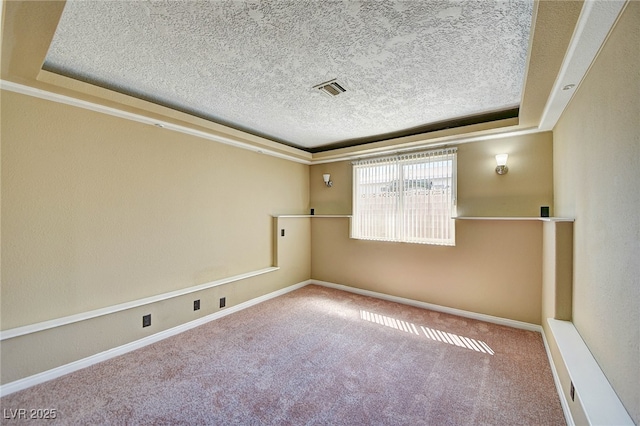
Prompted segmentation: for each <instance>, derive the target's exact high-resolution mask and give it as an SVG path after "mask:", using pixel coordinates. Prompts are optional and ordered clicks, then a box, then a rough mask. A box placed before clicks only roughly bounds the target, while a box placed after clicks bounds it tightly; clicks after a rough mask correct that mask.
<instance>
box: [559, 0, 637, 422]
mask: <svg viewBox="0 0 640 426" xmlns="http://www.w3.org/2000/svg"><path fill="white" fill-rule="evenodd" d="M638 70H640V3H638V2H629V3H628V5H627V7H626V10H625V11H624V13H623V15H622V17H621V18H620V20H619V22H618V24H617V25H616V27H615V28H614V30H613V32H612V34H611V35H610V37H609V39H608V40H607V42H606V44H605V46H604V47H603V49H602V51H601V52H600V54H599V56H598V58H597V59H596V61H595V62H594V64H593V65H592V68H591V69H590V70H589V73H588V74H587V76H586V78H585V80H584V81H583V82H582V84H581V85H580V86H579V88H578V90H577V92H576V93H575V95H574V98H573V99H572V101H571V103H570V104H569V106H568V108H567V110H565V112H564V114H563V115H562V117H561V118H560V121H559V122H558V124H557V126H556V128H555V129H554V159H555V168H554V176H555V183H554V187H555V188H554V189H555V207H556V213H558V214H559V215H563V216H564V215H566V216H575V218H576V221H575V228H574V288H573V322H574V324H575V326H576V328H577V329H578V332H579V333H580V335H581V336H582V338H583V339H584V340H585V342H586V344H587V346H588V347H589V349H590V350H591V352H592V353H593V355H594V356H595V358H596V360H597V361H598V364H599V365H600V367H601V368H602V370H603V371H604V373H605V375H606V376H607V378H608V380H609V382H610V383H611V384H612V386H613V388H614V390H615V391H616V393H617V394H618V396H619V397H620V399H621V400H622V403H623V404H624V406H625V408H626V409H627V411H628V412H629V414H630V415H631V417H632V419H633V420H634V421H635V422H636V423H640V281H639V280H640V278H639V277H640V261H639V259H640V219H639V218H640V216H639V213H638V212H640V191H639V190H638V184H639V183H640V124H639V123H640V74H639V71H638ZM565 386H566V384H565ZM578 392H579V390H578Z"/></svg>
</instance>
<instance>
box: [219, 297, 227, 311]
mask: <svg viewBox="0 0 640 426" xmlns="http://www.w3.org/2000/svg"><path fill="white" fill-rule="evenodd" d="M225 306H227V298H226V297H221V298H220V307H221V308H224V307H225Z"/></svg>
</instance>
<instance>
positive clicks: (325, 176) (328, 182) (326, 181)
mask: <svg viewBox="0 0 640 426" xmlns="http://www.w3.org/2000/svg"><path fill="white" fill-rule="evenodd" d="M322 180H324V184H325V185H327V187H328V188H331V187H332V186H333V182H332V181H331V175H330V174H329V173H325V174H323V175H322Z"/></svg>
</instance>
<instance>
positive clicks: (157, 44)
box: [43, 0, 533, 151]
mask: <svg viewBox="0 0 640 426" xmlns="http://www.w3.org/2000/svg"><path fill="white" fill-rule="evenodd" d="M532 10H533V3H532V1H525V0H518V1H513V2H507V1H477V0H472V1H429V2H427V1H415V0H412V1H375V2H372V1H297V0H296V1H285V0H279V1H263V2H253V1H252V2H249V1H215V2H214V1H211V2H206V1H198V2H182V1H180V2H178V1H119V2H107V1H68V2H67V3H66V6H65V9H64V12H63V14H62V17H61V19H60V22H59V24H58V27H57V30H56V33H55V36H54V38H53V41H52V43H51V45H50V48H49V51H48V54H47V56H46V60H45V63H44V66H43V68H44V69H45V70H48V71H51V72H55V73H58V74H62V75H65V76H68V77H71V78H74V79H78V80H82V81H85V82H88V83H91V84H95V85H98V86H102V87H105V88H108V89H111V90H115V91H118V92H121V93H125V94H128V95H132V96H135V97H138V98H141V99H145V100H149V101H151V102H154V103H157V104H160V105H164V106H168V107H171V108H174V109H176V110H180V111H184V112H187V113H190V114H193V115H195V116H198V117H201V118H205V119H208V120H211V121H214V122H217V123H221V124H225V125H228V126H230V127H233V128H236V129H240V130H244V131H246V132H249V133H252V134H255V135H259V136H263V137H267V138H269V139H272V140H274V141H277V142H281V143H284V144H287V145H291V146H296V147H299V148H302V149H306V150H309V151H321V150H323V149H328V148H330V147H335V146H345V145H355V144H359V143H362V142H363V141H365V142H366V141H373V140H380V139H384V138H386V137H388V135H391V134H393V135H401V134H411V133H417V132H419V131H424V130H425V129H428V128H429V126H434V125H436V123H445V124H443V125H445V126H447V125H449V124H446V123H455V122H456V121H459V120H460V119H462V118H468V117H470V116H478V117H480V119H486V118H490V117H494V118H495V117H497V116H500V114H502V113H503V112H504V111H506V114H513V111H514V109H516V108H517V107H518V105H519V104H520V100H521V97H522V89H523V81H524V74H525V68H526V62H527V53H528V52H527V50H528V45H529V32H530V27H531V19H532ZM334 79H335V81H336V82H337V83H338V85H339V86H340V87H341V88H343V89H345V91H344V92H340V91H339V90H338V92H340V93H339V94H338V95H337V96H332V95H331V94H327V92H326V90H325V91H323V90H319V89H318V87H322V85H321V83H325V82H330V81H332V80H334ZM495 113H498V114H497V115H496V114H495ZM451 125H453V124H451Z"/></svg>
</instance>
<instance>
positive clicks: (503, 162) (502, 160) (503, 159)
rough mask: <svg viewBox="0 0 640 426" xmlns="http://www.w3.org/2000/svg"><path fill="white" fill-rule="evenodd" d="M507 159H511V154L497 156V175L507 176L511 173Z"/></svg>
mask: <svg viewBox="0 0 640 426" xmlns="http://www.w3.org/2000/svg"><path fill="white" fill-rule="evenodd" d="M507 158H509V154H498V155H496V163H497V164H498V165H497V166H496V173H497V174H499V175H506V174H507V172H508V171H509V168H508V167H507Z"/></svg>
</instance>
